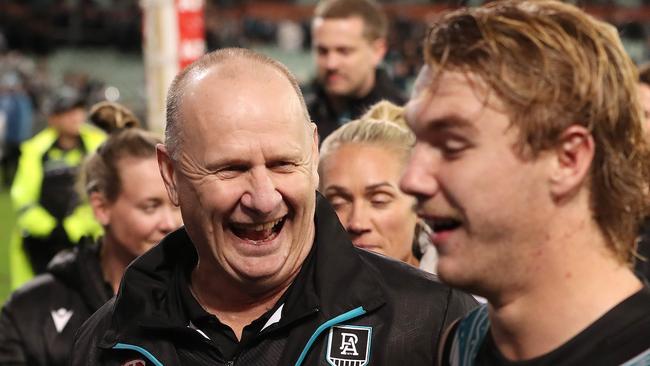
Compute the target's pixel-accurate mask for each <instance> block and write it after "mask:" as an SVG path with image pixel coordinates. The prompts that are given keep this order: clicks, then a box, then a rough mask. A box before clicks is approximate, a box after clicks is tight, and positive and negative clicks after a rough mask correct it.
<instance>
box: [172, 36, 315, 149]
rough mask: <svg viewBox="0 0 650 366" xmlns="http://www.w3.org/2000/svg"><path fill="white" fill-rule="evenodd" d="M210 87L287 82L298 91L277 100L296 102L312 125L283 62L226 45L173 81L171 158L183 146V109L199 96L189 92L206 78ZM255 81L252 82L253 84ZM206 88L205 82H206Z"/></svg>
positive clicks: (194, 64) (196, 62)
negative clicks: (290, 98)
mask: <svg viewBox="0 0 650 366" xmlns="http://www.w3.org/2000/svg"><path fill="white" fill-rule="evenodd" d="M208 78H209V79H210V82H213V81H218V82H217V83H213V84H209V85H208V86H209V87H210V88H229V87H233V86H237V85H242V84H243V83H246V84H248V86H252V87H254V88H255V87H257V88H264V87H265V83H266V82H269V81H270V80H275V81H278V80H277V79H278V78H279V79H281V80H284V81H286V83H287V86H288V87H290V88H292V90H293V91H294V92H295V97H296V98H292V99H293V100H292V101H288V100H278V101H277V102H278V103H291V104H293V102H296V103H297V104H298V108H299V110H300V112H301V114H302V116H301V118H303V119H304V121H305V124H306V125H309V124H310V119H309V113H308V112H307V106H306V105H305V100H304V98H303V95H302V92H301V91H300V86H299V83H298V80H297V79H296V78H295V76H294V75H293V74H292V73H291V72H290V71H289V70H288V69H287V68H286V66H284V65H283V64H281V63H280V62H278V61H276V60H274V59H272V58H270V57H268V56H265V55H263V54H260V53H257V52H254V51H251V50H248V49H243V48H225V49H221V50H218V51H215V52H211V53H208V54H206V55H204V56H203V57H201V58H200V59H198V60H197V61H195V62H194V63H193V64H191V65H190V66H189V67H187V68H186V69H184V70H183V71H182V72H180V73H179V74H178V75H177V76H176V78H174V81H173V82H172V84H171V86H170V88H169V93H168V95H167V125H166V128H165V145H166V148H167V151H168V152H169V154H170V156H171V157H172V159H177V158H178V156H179V154H180V152H181V151H182V148H183V143H184V139H185V133H184V132H183V130H184V129H183V123H184V119H183V117H182V116H183V109H184V108H185V105H187V104H188V102H189V101H190V98H195V97H197V96H198V94H196V93H187V92H188V90H189V89H192V88H194V87H196V86H197V85H200V84H205V83H206V80H207V79H208ZM251 84H252V85H251ZM203 87H205V85H203Z"/></svg>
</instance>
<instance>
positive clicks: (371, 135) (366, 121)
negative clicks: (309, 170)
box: [320, 100, 415, 163]
mask: <svg viewBox="0 0 650 366" xmlns="http://www.w3.org/2000/svg"><path fill="white" fill-rule="evenodd" d="M353 143H354V144H369V145H377V146H382V147H385V148H386V149H390V150H392V151H394V152H396V153H397V154H399V157H400V158H401V159H402V162H403V163H405V162H406V158H408V156H409V155H410V152H411V149H412V148H413V146H414V145H415V136H414V135H413V133H412V132H411V130H409V129H408V127H407V126H406V120H405V119H404V108H403V107H398V106H396V105H395V104H393V103H391V102H389V101H386V100H383V101H380V102H378V103H376V104H375V105H373V106H372V107H371V108H370V109H369V110H368V111H367V112H366V113H365V114H364V115H363V116H361V118H359V119H357V120H354V121H351V122H348V123H346V124H344V125H343V126H341V127H339V128H338V129H336V130H335V131H334V132H332V133H331V134H330V135H329V136H327V138H325V140H323V144H322V145H321V149H320V161H321V163H322V162H323V161H325V159H327V158H328V156H329V155H331V153H332V152H334V151H336V150H337V149H339V148H340V147H341V146H343V145H345V144H353Z"/></svg>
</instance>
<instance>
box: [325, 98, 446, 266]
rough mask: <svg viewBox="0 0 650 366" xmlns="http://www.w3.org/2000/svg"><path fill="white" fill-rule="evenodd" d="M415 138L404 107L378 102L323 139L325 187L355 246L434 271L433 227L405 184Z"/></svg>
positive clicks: (327, 195) (326, 193)
mask: <svg viewBox="0 0 650 366" xmlns="http://www.w3.org/2000/svg"><path fill="white" fill-rule="evenodd" d="M414 143H415V137H414V136H413V134H412V133H411V131H410V130H409V129H408V127H407V126H406V122H405V120H404V110H403V108H402V107H398V106H396V105H394V104H392V103H390V102H388V101H381V102H379V103H377V104H375V105H374V106H372V107H371V109H370V110H369V111H368V112H367V113H366V114H365V115H363V116H362V117H361V118H360V119H358V120H355V121H352V122H350V123H347V124H345V125H343V126H341V127H339V128H338V129H337V130H336V131H334V132H333V133H332V134H331V135H329V136H328V137H327V138H326V139H325V140H324V141H323V144H322V146H321V157H320V165H319V174H320V179H321V180H320V191H321V192H322V193H323V195H325V197H327V199H328V200H329V201H330V203H331V204H332V205H333V206H334V209H335V210H336V213H337V214H338V216H339V220H340V221H341V223H342V224H343V226H345V228H346V230H347V231H348V233H349V234H350V237H351V239H352V242H353V243H354V245H355V246H357V247H359V248H363V249H367V250H371V251H373V252H377V253H381V254H384V255H386V256H389V257H393V258H396V259H399V260H401V261H404V262H406V263H409V264H411V265H413V266H416V267H420V268H421V269H424V270H426V271H428V272H431V273H434V271H435V264H436V252H435V248H433V246H432V244H431V241H430V235H429V234H430V230H429V228H428V227H427V226H426V224H424V223H423V222H422V221H421V220H419V219H418V217H417V215H416V213H415V211H414V209H413V208H414V205H415V199H414V198H413V197H411V196H408V195H406V194H405V193H404V192H402V191H401V190H400V189H399V179H400V176H401V174H402V171H403V170H404V166H405V164H406V162H407V159H408V158H409V156H410V153H411V149H412V147H413V145H414Z"/></svg>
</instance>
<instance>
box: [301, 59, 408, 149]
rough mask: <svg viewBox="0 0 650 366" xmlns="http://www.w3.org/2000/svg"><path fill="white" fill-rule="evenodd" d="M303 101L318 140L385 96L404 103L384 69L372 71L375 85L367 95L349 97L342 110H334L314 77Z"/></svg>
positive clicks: (358, 115) (404, 98)
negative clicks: (316, 130) (354, 97)
mask: <svg viewBox="0 0 650 366" xmlns="http://www.w3.org/2000/svg"><path fill="white" fill-rule="evenodd" d="M305 89H306V90H305V102H306V103H307V109H308V110H309V116H310V117H311V120H312V121H314V123H316V126H318V135H319V137H320V141H323V139H325V137H327V136H329V134H330V133H332V132H334V130H336V129H337V128H339V127H340V126H342V125H343V124H345V123H347V122H349V121H351V120H353V119H357V118H359V117H361V116H362V115H363V114H364V113H365V112H366V111H367V110H368V109H369V108H370V107H372V105H373V104H375V103H377V102H379V101H381V100H383V99H386V100H388V101H390V102H393V103H395V104H397V105H399V106H401V105H403V104H404V103H406V100H407V99H406V97H405V96H404V95H403V93H402V91H401V90H400V89H399V88H398V87H397V86H395V84H393V82H392V81H391V80H390V78H389V77H388V74H387V73H386V71H384V70H383V69H377V71H376V72H375V85H374V86H373V88H372V89H371V90H370V92H369V93H368V95H366V96H364V97H363V98H359V99H353V98H349V99H348V100H347V101H346V107H347V108H344V110H343V111H342V112H339V113H337V112H336V111H334V108H333V107H332V105H331V104H330V102H329V100H328V98H327V95H326V94H325V89H323V87H322V86H321V85H320V83H318V81H317V80H314V81H312V83H311V84H310V85H309V86H308V87H307V88H305Z"/></svg>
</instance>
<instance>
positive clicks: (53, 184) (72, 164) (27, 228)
mask: <svg viewBox="0 0 650 366" xmlns="http://www.w3.org/2000/svg"><path fill="white" fill-rule="evenodd" d="M48 112H49V116H48V121H47V122H48V127H46V128H45V129H44V130H43V131H41V132H39V133H38V134H37V135H36V136H34V137H33V138H31V139H30V140H28V141H26V142H25V143H23V144H22V145H21V156H20V160H19V162H18V170H17V172H16V177H15V180H14V183H13V185H12V187H11V199H12V202H13V206H14V207H15V209H16V210H17V222H16V229H17V230H15V231H14V237H13V239H12V241H11V247H10V268H11V277H12V278H11V284H12V288H16V287H18V286H19V285H20V284H22V283H24V282H25V281H27V280H28V279H29V278H31V277H32V276H33V274H38V273H41V272H43V270H45V267H46V265H47V263H48V262H49V261H50V259H51V258H52V257H53V256H54V254H55V253H56V252H58V251H59V250H61V249H64V248H66V247H69V246H71V245H72V243H75V242H77V241H78V240H79V239H80V238H81V237H82V236H83V235H87V234H92V233H97V232H99V230H100V228H99V226H98V224H97V223H95V222H94V220H93V218H92V213H91V212H90V209H89V208H88V206H86V205H80V204H79V203H80V201H79V197H78V196H77V194H76V192H75V189H74V183H75V178H76V174H77V169H78V167H79V166H80V164H81V162H82V161H83V159H84V157H85V156H86V155H87V154H88V153H89V152H92V151H94V150H95V149H96V148H97V146H98V145H99V144H100V143H101V142H102V141H104V139H105V135H104V133H103V132H102V131H101V130H99V129H98V128H95V127H91V126H90V125H87V124H85V123H84V122H85V120H86V111H85V102H84V99H83V98H82V96H81V95H80V94H79V93H78V91H76V90H74V89H72V88H70V87H62V88H59V89H58V90H57V91H56V93H55V95H54V96H53V98H52V100H51V103H50V105H49V109H48Z"/></svg>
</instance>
